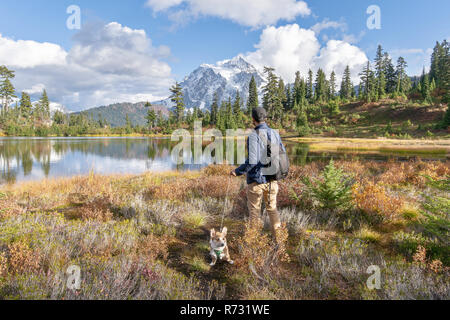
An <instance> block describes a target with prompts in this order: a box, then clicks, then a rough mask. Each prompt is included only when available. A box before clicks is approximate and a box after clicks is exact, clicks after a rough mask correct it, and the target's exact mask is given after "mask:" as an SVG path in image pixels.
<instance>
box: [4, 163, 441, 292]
mask: <svg viewBox="0 0 450 320" xmlns="http://www.w3.org/2000/svg"><path fill="white" fill-rule="evenodd" d="M230 169H231V167H228V166H210V167H207V168H205V169H203V170H202V171H200V172H184V173H182V172H166V173H148V174H144V175H138V176H123V175H121V176H119V175H117V176H99V175H95V174H90V175H88V176H82V177H73V178H67V179H57V180H44V181H40V182H26V183H20V184H15V185H6V186H2V187H0V230H1V231H0V299H449V298H450V294H449V292H450V281H449V279H450V278H449V272H450V269H449V266H450V260H449V257H450V254H449V236H448V232H449V219H448V213H449V210H448V209H449V207H450V198H449V175H450V166H449V162H448V161H447V162H422V161H411V162H403V163H400V162H375V161H374V162H370V161H369V162H364V163H362V162H357V161H336V162H334V163H331V164H328V163H321V162H315V163H312V164H308V165H305V166H302V167H293V168H292V170H291V173H290V175H289V178H288V179H286V180H284V181H282V182H281V183H280V193H279V196H278V206H279V210H280V214H281V217H282V221H283V222H284V226H283V230H282V232H281V235H282V236H281V239H282V241H283V242H284V243H285V244H286V246H285V247H286V250H285V251H283V252H280V250H278V251H277V250H275V249H274V245H273V240H272V239H271V236H270V232H269V226H268V218H267V217H266V215H264V220H265V229H264V231H263V233H262V234H261V233H259V232H258V231H255V230H252V229H251V228H247V226H246V219H247V209H246V193H245V187H246V184H245V180H244V178H230V177H229V176H228V175H227V174H228V172H229V171H230ZM227 195H228V197H227ZM224 212H225V221H224V224H225V225H226V226H227V227H228V229H229V232H228V244H229V247H230V251H231V257H232V259H233V260H235V262H236V263H235V265H228V264H226V263H223V262H219V263H218V264H217V265H216V266H215V267H213V268H211V267H210V266H209V262H210V257H209V253H208V251H209V244H208V240H209V239H208V236H209V229H210V228H213V227H214V228H216V229H217V228H219V226H220V223H221V218H222V214H223V213H224ZM71 265H77V266H79V267H80V269H81V288H80V289H79V290H72V289H69V288H68V287H67V285H66V284H67V278H68V275H67V274H66V271H67V268H68V267H69V266H71ZM371 265H376V266H379V268H380V270H381V288H380V289H379V290H369V289H368V287H367V285H366V281H367V279H368V277H369V276H370V274H368V273H367V269H368V267H369V266H371Z"/></svg>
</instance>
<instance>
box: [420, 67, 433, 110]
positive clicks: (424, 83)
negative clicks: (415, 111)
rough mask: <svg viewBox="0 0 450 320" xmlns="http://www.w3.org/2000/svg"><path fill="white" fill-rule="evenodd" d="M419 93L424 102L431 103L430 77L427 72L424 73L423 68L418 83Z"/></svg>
mask: <svg viewBox="0 0 450 320" xmlns="http://www.w3.org/2000/svg"><path fill="white" fill-rule="evenodd" d="M420 89H421V90H420V93H421V94H422V98H423V100H424V101H425V102H426V103H431V85H430V77H429V75H428V74H427V73H425V68H423V71H422V77H421V83H420Z"/></svg>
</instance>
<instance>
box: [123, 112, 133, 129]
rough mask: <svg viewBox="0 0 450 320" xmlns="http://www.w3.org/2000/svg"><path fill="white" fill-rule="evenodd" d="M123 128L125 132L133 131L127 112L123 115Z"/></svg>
mask: <svg viewBox="0 0 450 320" xmlns="http://www.w3.org/2000/svg"><path fill="white" fill-rule="evenodd" d="M125 129H126V132H127V134H130V133H131V132H133V125H132V124H131V121H130V117H128V113H127V114H126V116H125Z"/></svg>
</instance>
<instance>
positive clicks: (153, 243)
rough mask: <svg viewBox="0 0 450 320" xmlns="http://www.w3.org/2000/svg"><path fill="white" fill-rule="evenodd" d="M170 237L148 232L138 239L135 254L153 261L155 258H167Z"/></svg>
mask: <svg viewBox="0 0 450 320" xmlns="http://www.w3.org/2000/svg"><path fill="white" fill-rule="evenodd" d="M169 244H170V237H168V236H167V235H162V236H156V235H154V234H149V235H148V236H146V237H144V238H143V239H142V240H140V242H139V245H138V251H137V254H138V255H140V256H142V257H143V258H145V259H147V260H148V261H151V262H154V261H155V260H156V259H162V260H163V261H164V260H167V257H168V255H169Z"/></svg>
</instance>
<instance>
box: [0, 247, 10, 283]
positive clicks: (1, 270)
mask: <svg viewBox="0 0 450 320" xmlns="http://www.w3.org/2000/svg"><path fill="white" fill-rule="evenodd" d="M7 272H8V258H7V257H6V253H5V252H0V279H1V278H2V277H5V276H6V273H7Z"/></svg>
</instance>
